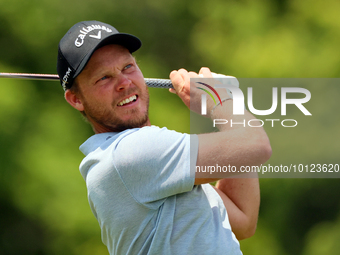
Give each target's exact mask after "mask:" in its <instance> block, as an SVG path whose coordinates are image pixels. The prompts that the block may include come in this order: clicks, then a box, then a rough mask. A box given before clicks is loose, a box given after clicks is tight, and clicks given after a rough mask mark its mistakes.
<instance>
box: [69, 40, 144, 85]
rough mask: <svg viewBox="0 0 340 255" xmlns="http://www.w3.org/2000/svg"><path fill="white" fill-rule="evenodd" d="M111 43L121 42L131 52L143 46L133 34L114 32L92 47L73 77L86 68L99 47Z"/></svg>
mask: <svg viewBox="0 0 340 255" xmlns="http://www.w3.org/2000/svg"><path fill="white" fill-rule="evenodd" d="M109 44H119V45H122V46H124V47H125V48H127V49H128V50H129V51H130V53H132V52H135V51H136V50H138V49H139V48H140V47H141V46H142V42H141V41H140V40H139V39H138V38H137V37H136V36H133V35H130V34H124V33H117V34H113V35H111V36H108V37H106V38H105V39H103V40H102V41H101V42H100V43H98V45H97V46H96V47H95V48H93V49H92V51H89V52H88V53H87V54H86V55H85V57H84V58H83V60H82V61H81V62H80V64H79V66H78V68H76V70H77V71H76V73H75V74H74V75H73V78H74V79H75V78H76V77H77V76H78V75H79V74H80V73H81V72H82V71H83V70H84V68H85V66H86V65H87V63H88V62H89V60H90V58H91V57H92V55H93V53H94V52H95V51H96V50H98V49H99V48H101V47H103V46H106V45H109Z"/></svg>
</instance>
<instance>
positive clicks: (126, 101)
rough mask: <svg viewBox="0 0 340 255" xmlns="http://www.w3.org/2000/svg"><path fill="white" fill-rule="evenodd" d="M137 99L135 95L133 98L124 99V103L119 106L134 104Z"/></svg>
mask: <svg viewBox="0 0 340 255" xmlns="http://www.w3.org/2000/svg"><path fill="white" fill-rule="evenodd" d="M136 99H137V96H136V95H133V96H131V97H129V98H127V99H124V100H123V101H121V102H120V103H118V105H119V106H122V105H124V104H127V103H130V102H132V101H134V100H136Z"/></svg>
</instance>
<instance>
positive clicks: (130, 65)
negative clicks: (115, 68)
mask: <svg viewBox="0 0 340 255" xmlns="http://www.w3.org/2000/svg"><path fill="white" fill-rule="evenodd" d="M130 67H132V64H128V65H127V66H125V67H124V70H126V69H128V68H130Z"/></svg>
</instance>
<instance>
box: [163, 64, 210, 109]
mask: <svg viewBox="0 0 340 255" xmlns="http://www.w3.org/2000/svg"><path fill="white" fill-rule="evenodd" d="M202 76H203V77H204V78H212V74H211V71H210V69H209V68H207V67H202V68H201V69H200V71H199V73H198V74H197V73H195V72H188V71H187V70H185V69H179V70H174V71H172V72H171V73H170V79H171V82H172V85H173V86H174V89H170V90H169V91H170V92H171V93H175V94H177V95H178V96H179V97H180V98H181V99H182V101H183V102H184V104H185V105H186V106H187V107H188V108H189V109H190V110H191V111H194V112H196V113H200V111H201V94H202V93H204V92H203V91H202V90H200V89H195V90H191V91H190V78H200V77H201V78H202ZM191 85H192V86H194V85H193V84H191ZM208 104H209V101H208ZM208 109H209V106H208Z"/></svg>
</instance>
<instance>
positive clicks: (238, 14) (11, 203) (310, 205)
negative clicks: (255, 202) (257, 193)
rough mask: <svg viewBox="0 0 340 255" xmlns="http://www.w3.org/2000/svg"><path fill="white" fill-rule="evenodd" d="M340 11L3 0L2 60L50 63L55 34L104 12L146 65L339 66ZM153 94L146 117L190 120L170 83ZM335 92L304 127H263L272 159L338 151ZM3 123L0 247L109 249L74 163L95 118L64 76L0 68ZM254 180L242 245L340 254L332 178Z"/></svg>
mask: <svg viewBox="0 0 340 255" xmlns="http://www.w3.org/2000/svg"><path fill="white" fill-rule="evenodd" d="M339 12H340V2H339V1H337V0H329V1H322V0H314V1H307V0H301V1H293V0H275V1H274V0H273V1H269V0H258V1H251V0H243V1H235V0H233V1H227V0H209V1H208V0H206V1H203V0H195V1H194V0H185V1H183V0H168V1H160V0H146V1H140V0H139V1H137V0H130V1H117V0H110V1H108V0H97V1H87V0H81V1H80V0H75V1H69V0H67V1H66V0H60V1H52V0H40V1H36V0H31V1H23V0H21V1H18V0H0V25H1V29H0V71H1V72H32V73H56V67H55V66H56V57H57V45H58V42H59V40H60V39H61V37H62V36H63V35H64V34H65V33H66V31H67V30H68V29H69V28H70V27H71V26H72V25H73V24H75V23H77V22H79V21H81V20H100V21H103V22H106V23H110V24H112V25H113V26H115V27H117V28H118V30H119V31H121V32H127V33H132V34H134V35H136V36H138V37H139V38H140V39H141V40H142V42H143V47H142V48H141V49H140V50H139V51H138V52H137V53H136V54H135V56H136V57H137V60H138V63H139V65H140V67H141V69H142V71H143V72H144V76H145V77H150V78H168V75H169V73H170V71H171V70H173V69H179V68H182V67H184V68H186V69H189V70H193V71H198V70H199V68H200V67H201V66H208V67H210V68H211V70H213V71H214V72H217V73H224V74H229V75H233V76H236V77H244V78H247V77H251V78H260V77H261V78H263V77H268V78H287V77H289V78H292V77H293V78H304V77H309V78H314V77H326V78H335V77H340V54H339V45H340V43H339V42H340V16H339ZM313 89H314V90H317V89H316V88H313ZM319 91H320V93H322V91H323V89H322V85H320V87H319ZM150 94H151V102H150V118H151V121H152V123H153V124H154V125H159V126H167V127H168V128H170V129H175V130H177V131H180V132H190V123H189V122H190V121H189V120H190V118H189V116H190V113H189V111H188V110H187V109H186V108H185V106H184V105H183V103H182V102H181V101H180V100H179V99H178V98H177V97H176V96H175V95H173V94H170V93H169V92H168V91H167V90H161V89H150ZM339 94H340V91H339V87H335V88H333V90H332V93H331V95H332V99H331V100H332V101H331V107H330V108H323V107H324V106H323V104H322V102H321V103H320V104H318V105H314V106H313V107H312V109H313V110H311V111H312V113H313V112H314V113H316V112H317V113H318V114H316V116H313V119H312V122H311V123H309V124H310V125H312V126H313V128H314V129H312V130H311V131H310V133H307V134H309V135H306V132H304V129H303V128H299V129H295V130H293V129H290V130H283V129H282V128H278V129H268V130H267V129H266V130H267V132H268V134H269V136H270V139H271V143H272V147H273V150H274V151H273V156H272V158H271V159H270V163H272V164H276V165H279V164H281V163H284V162H289V160H290V159H292V158H294V159H298V160H300V159H301V161H303V162H307V163H308V162H310V163H340V162H339V155H340V153H339V152H340V149H339V146H340V145H339V140H340V139H339V138H340V135H339V130H340V129H339V128H340V123H339V100H337V97H338V95H339ZM313 95H314V94H313V93H312V99H313V98H320V95H321V94H320V95H314V97H313ZM328 101H329V100H328ZM328 103H329V102H328ZM329 109H332V110H333V111H332V112H329ZM329 119H332V121H330V122H327V120H329ZM0 123H1V125H0V144H1V147H0V152H1V157H0V166H1V169H0V254H3V255H7V254H27V255H30V254H37V255H38V254H39V255H40V254H41V255H43V254H44V255H45V254H70V255H78V254H79V255H80V254H81V255H90V254H91V255H92V254H98V255H102V254H103V255H104V254H106V255H107V254H108V253H107V250H106V247H105V246H104V245H103V244H102V243H101V239H100V231H99V226H98V223H97V221H96V219H95V218H94V216H93V215H92V213H91V211H90V208H89V206H88V203H87V197H86V187H85V182H84V180H83V179H82V177H81V175H80V173H79V171H78V166H79V163H80V161H81V159H82V154H81V153H80V152H79V150H78V147H79V145H80V144H81V143H82V142H84V141H85V140H86V139H87V138H88V137H89V136H90V135H92V130H91V128H90V126H89V125H88V124H86V123H85V122H84V121H83V120H82V117H81V115H80V114H79V113H77V112H76V111H75V110H73V109H72V108H71V106H69V105H68V104H67V103H66V102H65V101H64V98H63V91H62V89H61V86H60V84H59V83H58V82H42V81H27V80H14V79H1V80H0ZM323 123H324V124H323ZM302 127H303V126H302ZM301 134H304V135H305V136H304V139H300V140H299V137H300V136H301ZM320 137H321V138H322V139H320ZM320 155H322V156H320ZM313 160H315V161H313ZM260 183H261V197H262V202H261V208H260V217H259V223H258V229H257V232H256V234H255V235H254V236H253V237H252V238H250V239H248V240H245V241H241V248H242V250H243V252H244V254H245V255H248V254H249V255H251V254H253V255H260V254H261V255H267V254H268V255H288V254H289V255H290V254H294V255H295V254H296V255H325V254H339V250H340V242H339V239H340V192H339V184H340V182H339V179H301V178H300V179H261V180H260Z"/></svg>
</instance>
